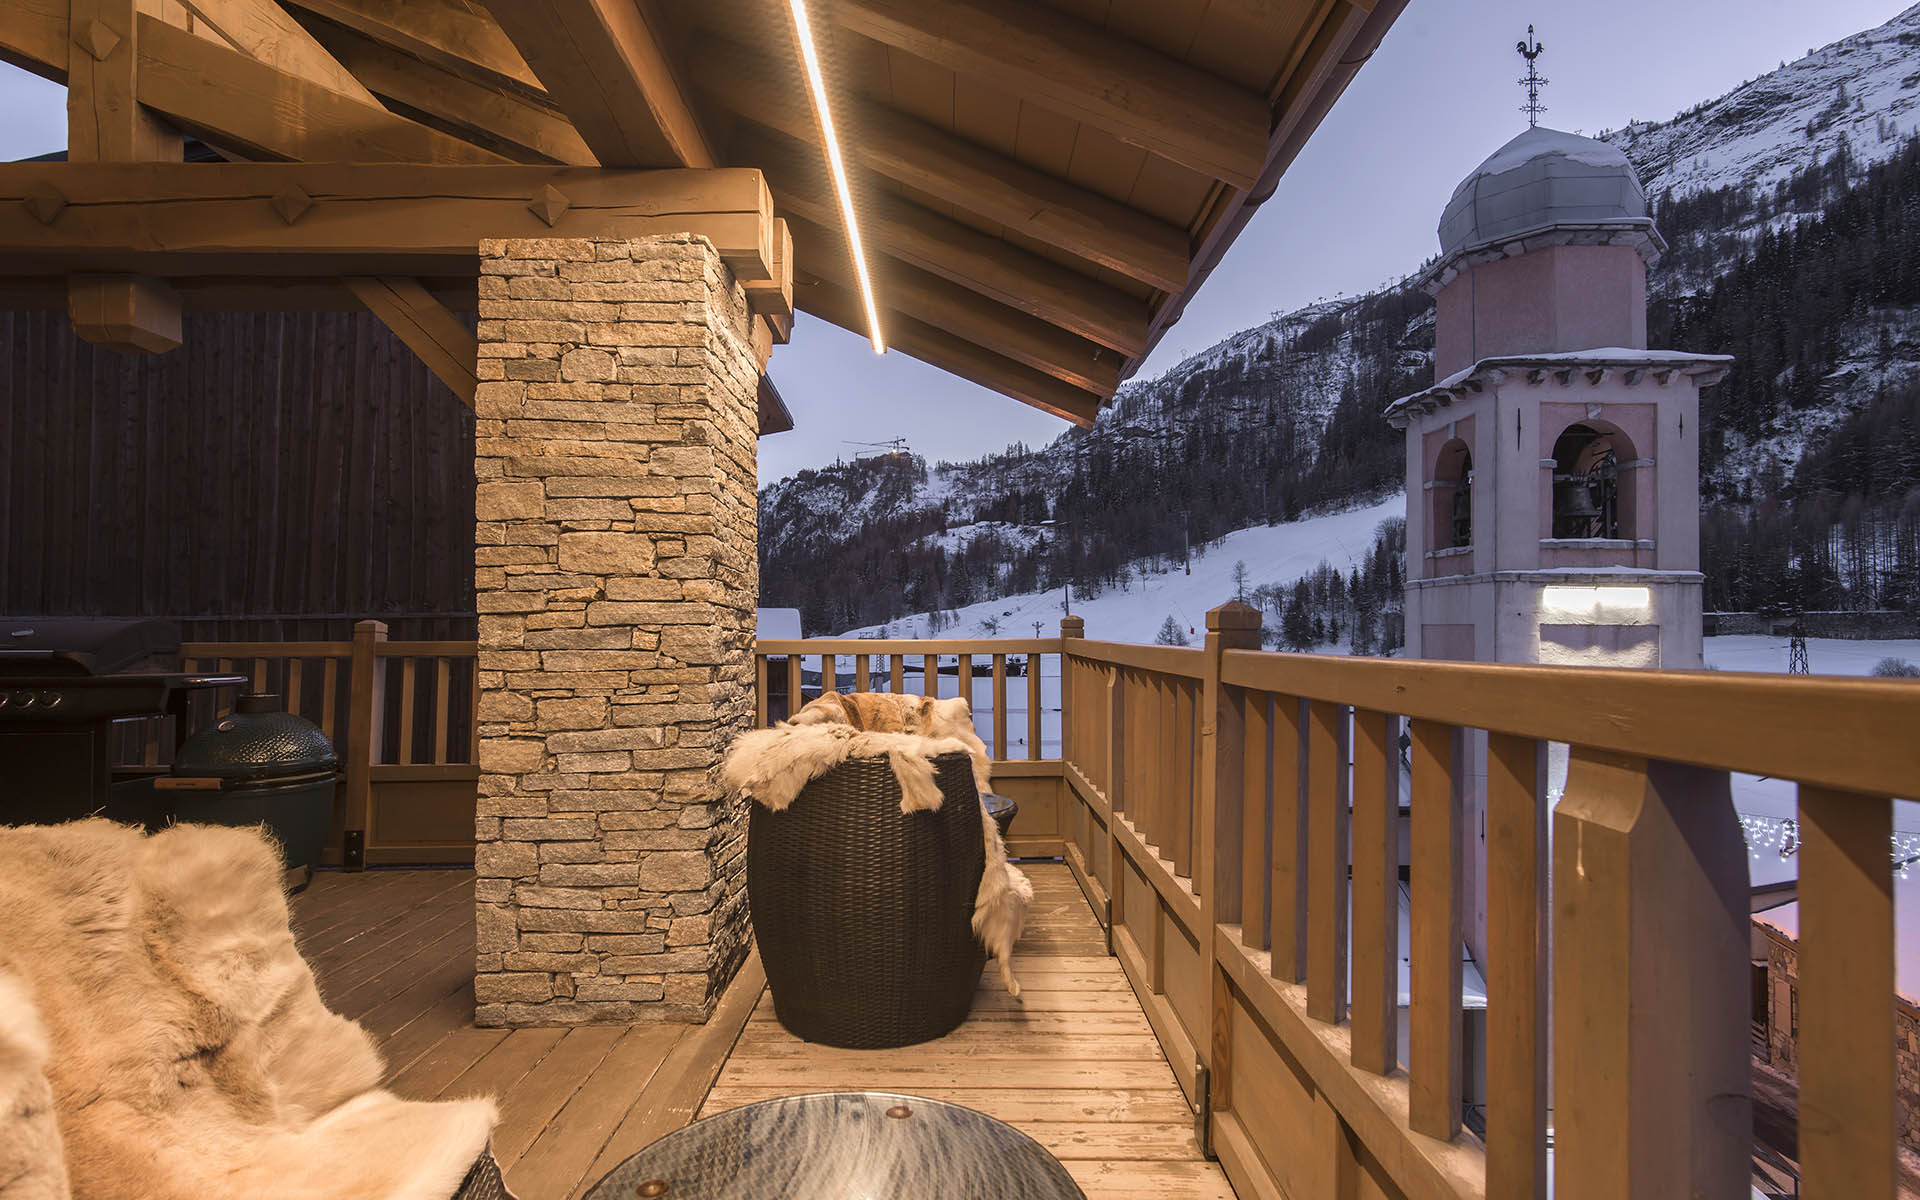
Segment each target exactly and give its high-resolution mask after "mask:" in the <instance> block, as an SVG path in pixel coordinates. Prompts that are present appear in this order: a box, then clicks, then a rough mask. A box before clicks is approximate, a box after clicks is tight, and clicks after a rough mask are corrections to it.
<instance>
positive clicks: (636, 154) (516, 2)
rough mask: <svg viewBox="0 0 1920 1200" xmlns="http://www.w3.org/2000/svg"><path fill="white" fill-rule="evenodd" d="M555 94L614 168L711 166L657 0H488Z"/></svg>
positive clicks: (590, 143)
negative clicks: (676, 71)
mask: <svg viewBox="0 0 1920 1200" xmlns="http://www.w3.org/2000/svg"><path fill="white" fill-rule="evenodd" d="M487 7H488V9H489V10H490V11H491V12H492V13H493V16H494V19H495V20H497V21H498V22H499V23H500V27H501V28H502V29H504V30H505V31H506V33H507V36H508V37H510V38H512V39H513V44H514V46H515V47H517V48H518V49H519V51H520V53H521V55H522V56H524V57H525V58H526V60H527V64H528V65H529V66H531V67H532V68H533V71H534V74H536V75H538V76H539V77H540V82H541V83H542V84H543V85H545V87H546V90H547V94H548V95H549V96H551V97H552V98H553V101H554V103H556V104H558V105H559V106H560V109H561V111H563V112H565V113H566V114H567V115H568V116H569V117H571V118H572V119H573V124H574V127H575V128H577V129H578V130H579V131H580V136H581V137H583V138H585V139H586V142H587V145H588V146H591V147H592V148H593V152H594V154H595V156H596V157H598V158H599V160H600V161H601V162H602V163H604V164H606V165H607V166H610V167H680V166H685V167H711V166H714V165H715V164H716V163H717V162H718V161H719V160H718V159H717V158H715V156H714V154H713V151H712V148H711V147H710V146H709V145H708V143H707V138H706V135H705V133H704V132H702V130H701V128H700V122H699V120H698V119H697V117H696V116H695V114H694V111H693V107H692V105H691V104H689V103H688V101H687V97H686V93H685V91H684V90H683V89H682V88H681V86H680V82H679V80H678V79H677V78H676V77H675V75H674V71H673V66H672V62H671V61H670V58H669V55H668V53H667V49H666V46H665V43H664V41H663V39H662V36H661V31H660V26H659V21H658V18H657V16H656V15H655V14H654V13H653V12H652V5H651V4H650V3H648V2H647V0H487Z"/></svg>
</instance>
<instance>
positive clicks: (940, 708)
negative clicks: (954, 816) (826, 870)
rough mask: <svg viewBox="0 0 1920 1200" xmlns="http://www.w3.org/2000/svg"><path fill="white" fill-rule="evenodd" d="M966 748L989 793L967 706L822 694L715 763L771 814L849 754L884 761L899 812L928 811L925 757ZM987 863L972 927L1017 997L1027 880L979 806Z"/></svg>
mask: <svg viewBox="0 0 1920 1200" xmlns="http://www.w3.org/2000/svg"><path fill="white" fill-rule="evenodd" d="M942 754H966V755H967V756H968V757H970V758H971V759H972V760H973V782H974V787H975V788H976V789H977V790H978V791H979V792H980V794H981V795H983V796H984V795H986V794H987V793H988V792H990V791H992V790H993V786H992V780H991V779H990V778H989V772H990V769H991V767H992V759H990V758H988V757H987V747H986V744H985V743H984V742H982V741H981V740H980V735H979V734H978V733H976V732H975V731H974V728H973V708H972V706H971V705H969V704H968V703H967V701H966V700H965V699H963V698H961V697H958V696H956V697H954V698H953V699H951V700H931V699H928V698H926V697H924V696H900V695H892V694H888V693H874V692H861V693H854V694H851V695H841V694H839V693H837V692H828V693H827V694H826V695H824V696H821V697H820V698H819V699H817V700H815V701H813V702H812V703H811V704H808V705H807V706H806V707H804V708H802V709H801V710H800V711H799V712H797V713H795V714H794V716H793V720H791V721H788V722H784V723H782V724H780V725H776V726H774V727H773V728H772V729H757V730H754V731H753V732H751V733H746V734H742V735H741V736H740V737H738V738H736V739H735V740H734V743H733V747H732V748H731V749H730V750H729V751H728V753H727V759H726V763H725V765H724V767H723V768H722V777H723V779H724V781H725V783H726V785H727V786H728V787H729V788H731V789H732V790H734V791H736V792H743V793H745V794H747V795H750V796H752V797H753V798H754V799H755V800H757V801H759V802H760V803H761V804H764V805H766V806H767V807H768V808H770V809H772V810H774V811H775V812H779V811H780V810H782V809H784V808H786V807H787V805H789V804H792V803H793V800H794V797H796V796H798V795H799V794H800V791H801V789H803V788H805V787H806V786H807V784H809V783H811V782H812V781H814V780H815V779H818V778H819V777H820V776H822V775H825V774H826V773H827V772H828V771H830V770H832V769H833V768H834V767H836V766H838V765H839V764H840V763H841V762H843V761H845V760H846V759H849V758H885V759H887V760H888V761H889V762H890V763H891V764H892V766H893V774H894V778H895V779H898V780H899V781H900V811H901V812H903V813H907V812H931V811H933V810H935V809H938V808H939V807H940V805H941V803H942V801H943V800H944V797H943V796H942V795H941V794H940V789H939V787H938V786H937V785H936V784H935V783H934V776H933V759H934V758H935V757H937V756H939V755H942ZM980 829H981V834H982V836H983V838H984V839H985V842H986V849H987V861H986V866H985V868H984V869H983V870H982V871H981V873H980V888H979V891H978V892H976V893H975V894H974V899H973V934H974V936H975V937H977V938H979V939H980V944H981V945H982V946H985V947H986V949H987V953H989V954H991V955H993V958H994V961H995V962H996V963H998V964H999V968H1000V980H1001V982H1002V983H1004V984H1005V985H1006V988H1007V992H1008V993H1009V994H1010V995H1014V996H1018V995H1019V994H1020V981H1019V980H1017V979H1015V978H1014V975H1013V947H1014V944H1015V943H1016V942H1018V941H1019V940H1020V934H1021V933H1022V931H1024V930H1025V928H1026V924H1027V909H1028V907H1029V906H1031V905H1032V903H1033V884H1032V883H1031V882H1029V881H1028V879H1027V877H1026V876H1025V875H1023V874H1022V873H1021V872H1020V869H1019V868H1018V867H1016V866H1014V865H1013V864H1012V863H1011V862H1008V861H1007V846H1006V843H1005V842H1004V841H1003V840H1001V837H1000V826H999V825H997V824H996V823H995V822H994V819H993V818H992V817H991V816H989V815H987V809H986V805H985V804H982V805H981V806H980Z"/></svg>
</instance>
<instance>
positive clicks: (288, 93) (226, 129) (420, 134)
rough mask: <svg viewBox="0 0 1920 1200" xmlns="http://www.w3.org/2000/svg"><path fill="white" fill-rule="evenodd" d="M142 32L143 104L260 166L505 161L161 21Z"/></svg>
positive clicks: (147, 22)
mask: <svg viewBox="0 0 1920 1200" xmlns="http://www.w3.org/2000/svg"><path fill="white" fill-rule="evenodd" d="M139 26H140V33H139V54H140V64H139V76H138V78H139V96H140V103H142V104H144V105H146V106H147V107H148V108H151V109H153V110H154V111H155V112H158V113H161V114H163V115H165V116H166V117H167V118H168V119H169V120H171V121H173V122H174V123H175V124H177V125H180V126H181V127H183V128H186V129H190V130H192V131H194V132H195V133H199V134H202V135H204V136H206V137H207V138H208V139H209V140H211V141H214V142H219V143H223V144H226V145H231V146H234V147H236V148H238V149H241V150H244V151H246V152H248V153H250V154H253V155H256V156H259V157H263V158H285V159H306V160H310V161H337V162H366V161H368V160H390V161H399V162H417V163H489V162H502V161H504V159H503V156H501V155H498V154H495V153H493V152H492V151H491V150H483V149H481V148H480V147H478V146H475V145H472V144H470V143H468V142H464V141H461V140H459V139H458V138H453V137H449V136H448V135H446V134H444V133H441V132H439V131H438V130H434V129H429V128H427V127H426V126H424V125H421V124H419V123H418V122H415V121H409V120H407V119H406V118H405V117H400V116H395V115H394V114H393V113H390V112H388V111H387V110H386V109H384V108H382V107H380V106H379V105H378V104H372V103H368V102H366V101H363V100H356V99H354V98H352V97H350V96H343V95H341V94H340V93H338V92H335V91H332V90H330V89H328V88H326V87H323V86H321V85H319V84H317V83H313V82H311V81H309V80H306V79H302V78H300V77H298V76H296V75H290V74H288V73H287V72H285V71H283V70H280V69H278V68H276V67H274V66H271V65H269V64H267V63H264V62H260V61H258V60H256V59H253V58H251V57H249V56H248V55H245V54H242V53H240V52H239V51H237V50H232V49H229V48H227V47H226V46H222V45H218V44H216V43H215V42H212V41H210V40H208V39H207V38H203V37H199V36H196V35H194V34H192V33H188V32H187V31H186V30H184V29H180V28H177V27H176V26H173V25H169V24H167V23H166V22H164V21H158V20H155V19H154V18H152V17H149V16H145V15H142V16H141V17H140V20H139Z"/></svg>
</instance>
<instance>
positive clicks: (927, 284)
mask: <svg viewBox="0 0 1920 1200" xmlns="http://www.w3.org/2000/svg"><path fill="white" fill-rule="evenodd" d="M792 225H793V236H794V246H795V248H794V257H795V260H796V262H797V263H798V264H799V266H800V267H801V268H802V269H803V270H805V271H806V272H807V274H808V275H810V276H812V277H814V278H817V279H820V280H822V281H824V282H827V283H831V284H833V285H834V286H835V287H837V288H839V289H840V290H841V291H845V292H854V291H856V289H857V286H858V285H857V284H856V282H855V280H854V277H853V266H852V260H851V259H850V257H849V256H848V253H847V243H846V241H845V239H843V238H842V237H841V236H840V234H839V233H838V232H837V231H834V230H831V229H827V228H824V227H822V226H819V225H816V224H814V223H813V222H811V221H805V220H800V219H797V218H796V219H795V220H794V221H793V222H792ZM877 270H878V272H879V278H878V279H877V280H876V285H877V287H876V290H877V292H878V295H879V297H880V301H881V303H882V304H883V305H885V306H886V308H887V310H888V312H889V314H891V313H899V314H904V315H906V316H908V317H912V318H914V319H916V320H919V321H923V322H925V323H926V324H928V325H932V326H935V327H937V328H940V329H944V330H947V331H948V332H949V333H953V334H955V335H957V336H959V337H963V338H966V339H967V340H968V341H970V342H972V343H974V344H975V345H977V346H980V347H982V348H984V349H987V350H991V351H993V352H994V353H996V354H1001V355H1005V356H1006V357H1007V358H1010V359H1012V360H1014V361H1015V362H1018V363H1024V364H1025V365H1027V366H1029V367H1032V368H1033V369H1035V370H1037V371H1044V372H1046V373H1047V374H1049V375H1052V376H1054V377H1055V378H1056V379H1061V380H1064V381H1066V382H1067V383H1071V384H1072V385H1074V386H1075V387H1078V388H1084V389H1085V390H1087V391H1089V392H1093V393H1095V394H1096V395H1100V396H1111V395H1113V392H1114V389H1115V388H1117V387H1119V386H1120V361H1121V360H1120V355H1119V353H1118V352H1117V351H1114V350H1109V349H1108V348H1107V347H1105V346H1102V345H1099V344H1098V343H1095V342H1090V341H1088V340H1087V339H1086V338H1083V337H1079V336H1077V335H1075V334H1071V333H1067V332H1066V331H1065V330H1062V329H1058V328H1056V327H1055V326H1052V325H1049V324H1047V323H1046V322H1045V321H1042V320H1039V319H1038V318H1035V317H1030V316H1028V315H1027V314H1025V313H1023V312H1020V311H1019V310H1017V309H1012V308H1008V307H1007V306H1006V305H1004V304H996V303H995V302H993V301H992V300H988V299H986V298H984V297H982V296H979V295H976V294H975V293H973V292H970V291H968V290H967V289H966V288H963V287H961V286H959V285H958V284H955V283H949V282H948V281H946V280H944V279H942V278H940V277H939V276H938V275H934V274H932V273H930V272H927V271H922V270H920V269H919V268H918V267H913V266H909V265H908V264H906V263H903V262H899V261H897V260H894V259H883V260H882V261H881V263H879V264H878V265H877ZM881 323H882V324H883V325H889V326H890V325H891V317H890V316H883V317H882V322H881Z"/></svg>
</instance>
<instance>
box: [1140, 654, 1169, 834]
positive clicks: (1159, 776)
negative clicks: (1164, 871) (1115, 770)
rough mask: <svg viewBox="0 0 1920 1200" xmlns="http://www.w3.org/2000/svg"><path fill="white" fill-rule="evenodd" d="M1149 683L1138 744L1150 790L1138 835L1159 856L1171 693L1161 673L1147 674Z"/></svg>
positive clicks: (1166, 804)
mask: <svg viewBox="0 0 1920 1200" xmlns="http://www.w3.org/2000/svg"><path fill="white" fill-rule="evenodd" d="M1148 678H1149V679H1150V680H1151V682H1152V686H1153V692H1152V695H1151V697H1150V698H1149V701H1148V704H1149V712H1148V716H1147V724H1146V728H1147V730H1149V731H1150V732H1149V733H1148V734H1147V742H1146V744H1145V745H1144V746H1142V747H1141V749H1142V750H1143V751H1145V752H1146V753H1147V754H1148V755H1149V756H1150V757H1149V758H1148V760H1147V769H1148V770H1149V771H1151V772H1152V778H1153V790H1152V791H1151V792H1150V793H1148V795H1147V805H1146V818H1147V821H1146V825H1145V826H1144V827H1143V828H1142V829H1141V831H1140V832H1141V835H1142V836H1143V837H1144V838H1145V840H1146V843H1147V844H1148V845H1149V846H1152V847H1154V849H1155V851H1156V853H1158V854H1159V856H1160V857H1161V858H1165V857H1166V856H1167V810H1168V809H1169V808H1170V807H1171V806H1172V803H1173V799H1172V797H1173V693H1172V690H1171V688H1170V686H1169V684H1168V682H1167V678H1166V676H1164V675H1152V676H1149V677H1148Z"/></svg>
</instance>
